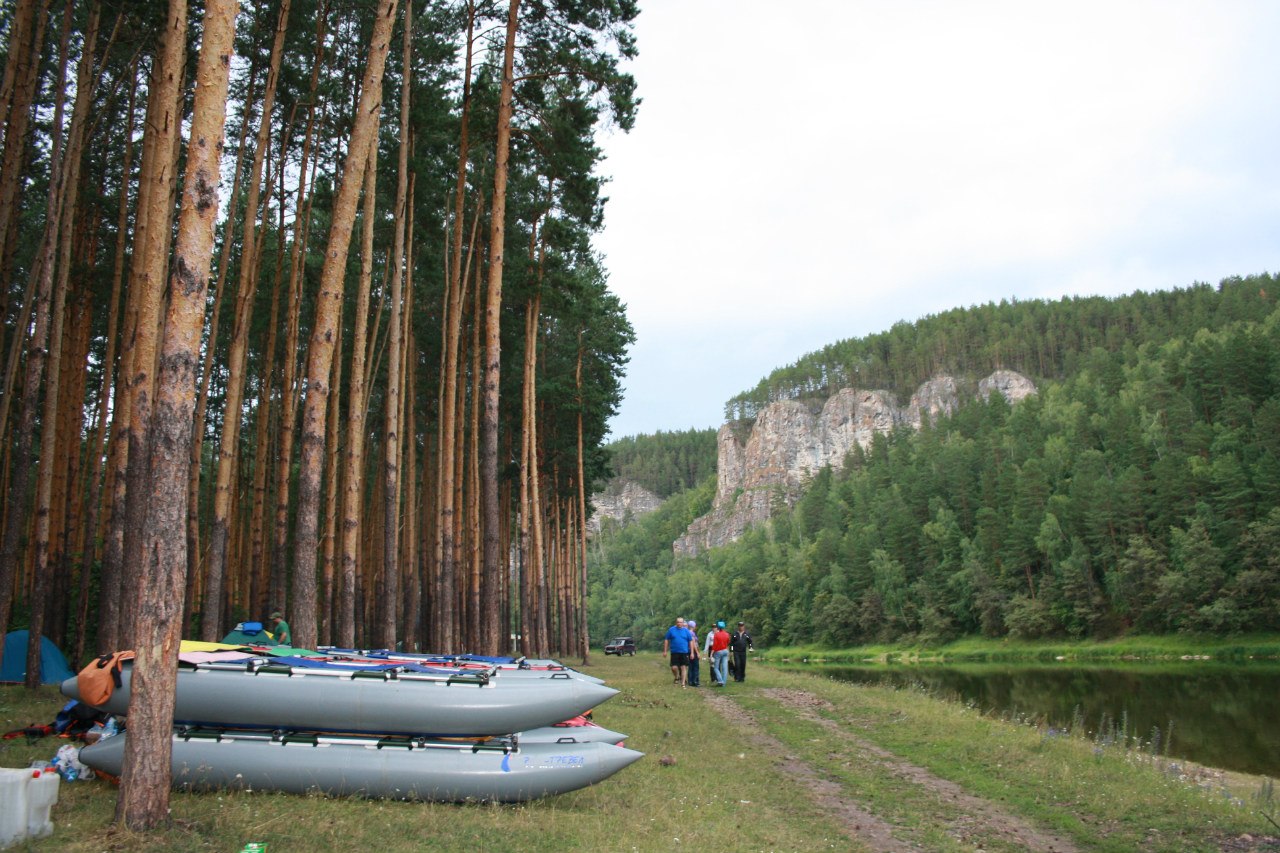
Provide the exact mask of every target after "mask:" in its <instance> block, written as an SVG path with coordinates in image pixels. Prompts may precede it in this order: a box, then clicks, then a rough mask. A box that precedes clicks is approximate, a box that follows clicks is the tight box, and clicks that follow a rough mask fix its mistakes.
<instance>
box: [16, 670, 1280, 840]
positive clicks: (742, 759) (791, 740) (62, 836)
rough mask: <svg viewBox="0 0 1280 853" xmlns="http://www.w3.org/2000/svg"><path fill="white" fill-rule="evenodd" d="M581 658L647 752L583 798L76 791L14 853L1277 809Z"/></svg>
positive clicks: (608, 717)
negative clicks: (116, 813) (497, 800)
mask: <svg viewBox="0 0 1280 853" xmlns="http://www.w3.org/2000/svg"><path fill="white" fill-rule="evenodd" d="M595 661H596V663H595V665H594V666H592V667H591V669H590V671H591V672H592V674H595V675H599V676H601V677H603V678H606V679H607V680H608V681H609V683H610V684H611V685H613V686H615V687H618V688H620V689H621V690H622V691H623V692H622V694H621V695H619V696H617V697H614V699H612V700H611V701H609V702H608V703H606V704H605V705H603V706H601V708H600V709H599V710H598V711H597V719H598V721H599V722H600V723H601V724H603V725H605V726H607V727H608V728H611V729H614V730H617V731H620V732H627V733H629V734H630V735H631V737H630V739H629V741H628V746H631V747H632V748H634V749H638V750H641V751H642V752H645V753H647V755H646V757H645V758H644V759H642V760H641V761H640V762H638V763H637V764H635V765H633V766H632V767H630V768H628V769H627V770H624V771H623V772H622V773H620V774H618V775H617V776H614V777H613V778H612V779H609V780H607V781H605V782H604V783H602V784H600V785H597V786H595V787H592V788H588V789H586V790H583V791H578V792H575V793H572V794H568V795H564V796H561V797H555V798H551V799H547V800H542V801H539V802H535V803H530V804H526V805H520V806H497V805H464V806H457V805H428V804H419V803H397V802H366V801H360V800H331V799H326V798H324V797H319V796H308V797H298V796H288V795H280V794H265V793H225V792H224V793H206V794H175V795H174V798H173V802H172V807H173V816H174V823H173V826H172V828H170V829H167V830H165V831H163V832H158V833H153V834H149V835H146V836H138V835H134V834H131V833H128V832H124V831H121V830H118V829H115V828H113V827H112V825H111V818H112V814H113V810H114V807H115V799H116V797H115V789H114V788H112V787H111V786H109V785H107V784H106V783H103V782H97V781H95V782H84V783H73V784H64V785H63V786H62V790H61V797H60V801H59V803H58V805H57V806H55V808H54V812H53V819H54V822H55V824H56V828H55V832H54V835H53V836H52V837H51V838H48V839H44V840H41V841H38V842H34V843H32V844H31V845H30V849H33V850H50V851H52V850H57V851H59V853H100V851H117V850H118V851H126V850H127V851H135V850H141V851H170V850H178V851H188V850H189V851H238V850H240V849H241V848H242V847H243V845H244V844H245V843H246V842H250V841H260V842H267V843H268V845H269V851H270V853H286V851H298V850H304V849H305V850H317V851H328V850H334V851H338V850H342V851H349V850H368V851H378V853H384V851H400V850H404V851H409V850H421V849H423V848H427V847H429V848H430V849H432V850H458V851H463V850H466V851H473V850H476V849H482V850H483V849H507V850H515V851H525V850H529V851H543V850H545V851H553V850H554V851H566V850H568V851H578V850H580V851H595V850H602V851H658V850H667V849H670V848H671V847H672V846H681V847H690V846H694V847H697V848H707V849H714V850H729V851H739V850H741V851H755V850H771V851H782V850H797V851H799V850H820V849H833V850H849V849H855V850H856V849H892V847H891V845H890V842H891V843H892V844H896V845H899V847H902V846H905V845H915V849H925V850H940V851H950V850H957V851H958V850H973V849H974V848H975V847H979V848H981V849H984V850H988V851H996V850H1009V851H1013V850H1022V849H1028V848H1031V849H1036V846H1037V844H1041V848H1040V849H1049V848H1050V847H1051V846H1053V847H1054V849H1070V847H1071V846H1074V848H1075V849H1080V850H1116V851H1120V850H1134V849H1142V850H1170V851H1173V850H1177V851H1184V850H1221V849H1224V845H1235V846H1232V847H1231V848H1230V849H1238V850H1248V849H1258V850H1261V849H1280V848H1272V847H1266V846H1265V845H1266V844H1267V843H1269V842H1267V841H1265V840H1263V836H1266V835H1280V830H1276V829H1275V827H1273V826H1272V825H1271V824H1269V823H1268V821H1267V819H1266V818H1265V817H1264V816H1263V815H1262V812H1263V811H1270V813H1271V814H1272V816H1274V815H1275V812H1274V806H1272V805H1271V804H1269V803H1267V802H1263V801H1259V800H1258V799H1257V794H1258V792H1259V791H1260V790H1263V789H1264V783H1263V780H1261V779H1258V778H1252V777H1246V776H1240V775H1233V774H1223V773H1217V772H1214V771H1208V770H1198V769H1193V768H1187V767H1185V766H1179V765H1175V764H1172V763H1170V762H1167V761H1164V760H1162V759H1159V758H1154V757H1152V756H1148V755H1145V754H1143V753H1142V752H1140V751H1137V750H1125V749H1121V748H1119V747H1114V746H1099V745H1096V744H1094V743H1092V742H1090V741H1087V740H1084V739H1081V738H1074V737H1065V736H1062V735H1060V734H1059V733H1056V732H1053V731H1042V730H1039V729H1036V728H1032V727H1029V726H1022V725H1016V724H1012V723H1008V722H1001V721H998V720H993V719H988V718H984V717H982V716H981V715H979V714H978V713H977V712H976V711H973V710H971V709H967V708H964V707H962V706H959V705H956V704H953V703H947V702H943V701H939V700H938V699H936V698H933V697H931V696H928V695H925V694H923V693H920V692H917V691H910V690H905V691H904V690H894V689H888V688H873V687H865V686H859V685H852V684H843V683H838V682H834V681H830V680H826V679H821V678H817V677H814V676H809V675H803V674H793V673H787V672H782V671H778V670H774V669H771V668H769V667H767V666H759V665H753V666H752V668H751V670H750V680H749V681H748V682H747V683H745V684H733V683H731V684H730V685H729V687H728V688H727V689H724V690H720V689H716V690H712V689H711V688H709V687H703V688H702V689H700V690H694V689H680V688H677V687H674V686H673V685H672V684H671V683H670V682H671V679H670V675H669V671H668V670H667V669H666V667H665V666H664V664H663V662H662V661H661V660H660V659H659V657H658V656H657V655H654V654H643V653H642V654H640V655H638V656H636V657H634V658H610V659H604V658H601V657H597V658H596V659H595ZM704 684H709V679H707V678H705V676H704ZM62 701H63V700H62V699H61V697H60V696H59V695H58V694H57V693H56V691H54V690H52V689H50V688H45V689H43V690H41V691H38V692H37V693H35V694H34V695H33V694H29V693H27V692H26V691H24V690H23V689H21V688H16V687H4V688H0V728H3V729H4V730H6V731H7V730H10V729H15V728H18V727H21V726H25V725H27V724H30V723H33V722H49V721H50V720H52V718H53V715H54V714H55V713H56V712H57V710H58V708H59V707H61V705H62ZM61 743H63V741H59V740H57V739H52V738H46V739H43V740H39V741H36V742H34V743H30V744H29V743H27V742H26V741H25V740H24V739H22V738H19V739H17V740H10V741H0V766H5V767H22V766H26V765H27V764H28V763H29V762H30V761H31V760H33V759H36V758H48V757H51V756H52V754H53V753H54V752H55V751H56V750H57V748H58V746H59V745H60V744H61ZM853 808H856V809H857V810H859V811H858V812H857V814H858V817H856V819H855V818H851V817H850V812H849V809H853ZM876 827H879V831H881V832H882V833H883V835H882V836H881V837H880V838H879V840H877V838H876V836H875V835H874V834H870V835H869V834H868V833H869V832H870V831H871V830H872V829H874V828H876ZM1244 836H1252V837H1253V840H1252V841H1242V840H1241V839H1242V838H1243V837H1244ZM1045 838H1051V839H1058V840H1060V841H1061V842H1063V843H1064V844H1065V845H1066V846H1065V847H1064V846H1061V845H1059V844H1058V842H1054V844H1053V845H1050V844H1048V843H1047V842H1044V839H1045ZM1042 842H1043V843H1042ZM18 849H21V847H19V848H18Z"/></svg>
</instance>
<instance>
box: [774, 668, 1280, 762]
mask: <svg viewBox="0 0 1280 853" xmlns="http://www.w3.org/2000/svg"><path fill="white" fill-rule="evenodd" d="M785 668H790V669H797V670H800V671H804V672H809V673H815V674H821V675H824V676H829V677H831V678H836V679H840V680H843V681H854V682H861V683H872V684H877V683H888V684H894V685H898V686H908V685H913V684H920V685H923V686H924V687H925V688H926V689H927V690H929V691H930V692H934V693H938V694H940V695H943V696H947V697H951V698H957V699H959V700H960V701H963V702H967V703H972V704H973V705H974V706H976V707H978V708H980V709H981V710H982V711H983V712H984V713H989V714H990V713H994V714H997V715H998V714H1009V715H1013V714H1021V715H1024V716H1027V717H1030V718H1032V719H1035V720H1043V721H1044V722H1045V723H1046V724H1048V725H1051V726H1057V727H1066V726H1068V725H1071V724H1072V723H1073V721H1076V722H1078V721H1079V720H1081V719H1082V720H1083V724H1084V726H1085V728H1086V730H1087V731H1088V732H1090V734H1091V735H1092V734H1093V733H1096V732H1098V731H1099V727H1100V726H1106V727H1107V728H1108V729H1110V728H1111V726H1113V725H1114V726H1123V727H1124V729H1125V733H1127V734H1128V735H1129V736H1130V737H1131V738H1133V737H1137V738H1138V739H1140V740H1141V741H1142V742H1143V743H1149V742H1150V741H1151V740H1152V737H1153V733H1155V732H1158V737H1159V739H1160V744H1161V749H1162V751H1163V752H1164V753H1165V754H1167V755H1172V756H1176V757H1179V758H1185V759H1189V760H1191V761H1197V762H1200V763H1202V764H1206V765H1208V766H1210V767H1220V768H1224V769H1229V770H1239V771H1243V772H1247V773H1258V774H1263V775H1267V776H1272V777H1275V776H1280V727H1278V726H1277V725H1276V723H1277V714H1276V704H1277V698H1280V665H1276V664H1273V663H1267V664H1240V665H1223V664H1215V663H1196V664H1190V665H1187V664H1181V663H1180V664H1169V665H1132V666H1129V665H1122V666H1114V665H1111V666H1079V665H1074V664H1058V665H1013V664H953V665H946V666H938V665H911V666H893V665H888V666H885V665H876V666H870V665H868V666H827V665H808V666H804V667H798V666H796V667H785Z"/></svg>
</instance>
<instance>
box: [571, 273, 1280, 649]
mask: <svg viewBox="0 0 1280 853" xmlns="http://www.w3.org/2000/svg"><path fill="white" fill-rule="evenodd" d="M1274 285H1275V282H1274V279H1273V278H1272V277H1271V276H1266V275H1263V276H1256V277H1251V278H1248V279H1233V280H1230V281H1226V282H1224V283H1223V284H1222V285H1221V286H1220V287H1219V288H1217V289H1215V288H1211V287H1207V286H1196V287H1193V288H1190V289H1188V290H1180V291H1174V292H1171V293H1165V294H1136V295H1134V296H1129V297H1123V298H1119V299H1111V300H1066V301H1063V302H1058V303H1019V304H1017V305H1005V306H1000V307H999V308H995V307H993V306H986V307H982V308H975V309H969V310H964V311H956V312H949V313H948V314H946V315H944V317H946V318H950V319H951V320H952V321H953V322H954V324H955V325H956V326H957V327H959V328H968V329H971V331H972V334H973V335H974V336H975V346H978V345H980V346H981V347H982V348H986V349H988V350H990V351H999V350H1001V349H1002V348H1007V349H1008V351H1013V350H1015V349H1017V348H1018V347H1022V346H1024V345H1025V341H1026V340H1027V339H1026V338H1025V337H1024V335H1025V334H1026V332H1025V329H1026V327H1027V326H1026V325H1025V324H1024V323H1023V322H1013V319H1014V318H1016V317H1021V318H1024V319H1025V321H1026V323H1028V324H1031V325H1032V326H1034V327H1038V328H1044V329H1054V330H1057V331H1056V333H1055V334H1056V337H1055V341H1056V343H1055V344H1054V345H1053V346H1052V348H1049V347H1048V345H1047V344H1046V351H1051V352H1052V353H1053V363H1055V364H1057V365H1059V369H1061V370H1062V371H1063V373H1064V375H1063V376H1061V377H1055V376H1054V375H1053V372H1052V371H1047V372H1046V373H1040V372H1039V371H1037V370H1032V371H1029V372H1030V373H1032V375H1033V376H1036V378H1037V380H1038V382H1039V383H1040V394H1039V395H1038V396H1036V397H1033V398H1030V399H1028V400H1026V401H1024V402H1022V403H1019V404H1018V405H1016V406H1012V407H1011V406H1010V405H1009V404H1008V403H1007V402H1006V401H1005V400H1004V399H1003V398H1002V397H1000V396H999V395H993V396H992V397H991V399H990V400H988V401H986V402H974V403H971V404H969V405H967V406H964V407H963V408H961V409H960V410H959V411H957V412H956V413H955V414H954V415H952V416H950V417H945V418H942V419H940V420H939V421H938V422H937V423H934V424H926V425H925V427H924V428H923V429H921V430H920V431H919V432H913V431H910V430H907V429H903V430H900V431H899V432H897V433H895V434H893V435H889V436H882V437H878V438H877V439H876V440H875V441H874V443H873V444H872V445H871V447H870V448H869V449H868V450H867V451H865V452H863V451H862V450H860V449H855V450H854V451H853V452H852V453H851V454H850V456H849V458H848V460H847V464H846V466H845V467H844V468H843V469H842V470H840V471H835V472H833V471H831V470H829V469H828V470H824V471H822V472H819V473H818V474H816V475H815V476H814V478H813V481H812V483H811V484H810V487H809V489H808V490H807V492H806V494H805V495H804V496H803V497H802V498H801V499H800V501H799V502H798V503H797V504H796V505H795V506H794V507H793V508H790V509H788V508H787V507H786V506H785V505H784V504H783V503H782V501H781V499H780V500H779V501H778V505H777V506H776V507H775V513H774V518H773V520H772V522H771V524H769V525H765V526H762V527H760V528H757V529H755V530H752V531H749V532H748V533H747V534H746V535H745V536H744V537H743V538H742V539H740V540H739V541H738V542H736V543H734V544H732V545H729V546H727V547H723V548H720V549H716V550H714V551H711V552H709V553H707V554H704V555H701V556H699V557H698V558H696V559H690V560H681V561H679V562H677V563H676V564H675V565H674V566H673V564H672V557H671V554H670V552H669V550H665V549H660V548H659V547H658V543H659V541H660V540H665V543H666V544H669V543H670V541H671V538H674V536H672V531H677V533H676V534H675V535H678V529H680V528H681V524H683V523H687V521H691V520H692V519H693V518H694V517H696V516H697V515H698V514H700V512H702V511H705V506H706V505H707V504H709V501H710V496H711V494H712V489H713V485H712V482H711V481H710V480H708V481H707V482H706V483H704V484H703V486H702V487H701V488H700V489H698V490H695V491H692V492H689V493H686V494H685V495H683V496H682V497H681V499H680V500H679V501H678V502H677V501H672V502H669V505H670V508H669V510H668V508H666V507H664V510H667V512H666V514H663V513H659V514H656V515H655V516H651V517H648V518H645V519H642V520H641V521H640V522H639V523H638V524H636V525H633V526H632V527H630V528H626V529H623V530H615V531H610V530H607V531H606V532H605V533H604V534H603V535H602V536H601V537H600V538H599V541H597V542H596V543H595V546H594V547H593V548H592V555H591V571H592V575H591V579H592V582H591V594H592V600H591V611H590V613H591V618H592V621H593V623H594V624H595V625H598V626H599V627H598V628H593V631H594V632H596V633H599V632H600V631H603V632H605V633H609V632H614V631H617V632H631V633H634V634H637V635H640V636H646V637H652V636H653V635H654V634H655V632H657V631H659V630H660V629H661V627H663V626H664V625H665V624H666V623H667V622H668V621H669V620H670V618H671V617H672V616H674V615H676V613H677V612H678V613H680V614H682V615H687V616H690V617H691V618H699V617H701V618H703V619H705V618H734V619H736V618H745V619H746V620H747V621H748V622H749V623H751V625H752V626H753V628H754V634H755V637H756V641H757V643H777V642H782V643H787V644H801V643H824V644H830V645H840V646H844V645H854V644H861V643H867V642H883V641H894V640H904V639H916V640H920V641H924V642H929V641H945V640H949V639H953V638H956V637H960V636H964V635H976V634H983V635H986V636H992V637H999V636H1014V637H1019V638H1039V637H1075V638H1084V637H1095V638H1101V637H1108V636H1114V635H1117V634H1120V633H1123V632H1124V631H1126V630H1128V629H1131V628H1132V629H1137V630H1141V631H1143V632H1147V633H1161V632H1178V631H1194V632H1207V633H1215V634H1228V633H1233V632H1241V631H1255V630H1256V631H1262V630H1270V631H1274V630H1280V313H1274V311H1273V309H1274V302H1273V299H1272V295H1271V294H1273V293H1275V290H1274ZM941 320H942V318H931V319H930V320H928V321H925V322H924V323H923V324H922V325H930V326H931V325H933V324H935V323H938V322H940V321H941ZM1032 321H1034V323H1033V322H1032ZM1083 326H1088V328H1084V327H1083ZM1166 332H1168V334H1166ZM889 335H890V336H892V338H893V339H894V340H907V339H909V338H911V337H912V335H911V328H910V327H906V328H901V329H899V328H895V330H893V331H892V332H890V333H889ZM881 337H882V339H883V336H881ZM916 337H918V338H919V339H920V340H921V342H922V345H923V346H925V347H926V348H927V347H928V344H927V343H925V342H926V341H927V340H929V339H930V338H929V336H927V335H925V334H923V333H921V334H919V335H917V336H916ZM1020 342H1023V343H1020ZM1076 342H1089V343H1088V345H1087V347H1086V348H1085V349H1083V350H1076V349H1075V348H1074V347H1075V346H1077V343H1076ZM849 346H850V348H851V349H852V348H857V347H865V346H866V342H865V341H862V342H851V343H850V344H849ZM904 355H905V356H906V357H907V358H909V359H912V360H917V359H925V356H924V353H923V352H922V351H912V350H909V349H908V350H904ZM925 360H926V361H927V359H925ZM916 363H920V362H919V361H917V362H916ZM888 366H889V365H886V367H888ZM992 366H994V365H991V364H988V365H986V366H980V365H977V364H974V368H975V370H978V372H980V371H981V370H987V369H990V368H991V367H992ZM1006 366H1010V367H1014V368H1018V367H1022V368H1023V369H1025V368H1026V365H1025V364H1010V363H1008V362H1006ZM894 367H895V369H896V365H895V366H894ZM926 372H927V371H926ZM919 378H922V377H913V378H912V380H911V381H912V382H913V383H914V382H916V381H918V379H919ZM673 514H679V515H680V516H681V518H679V519H675V518H672V517H671V516H672V515H673ZM668 537H671V538H668Z"/></svg>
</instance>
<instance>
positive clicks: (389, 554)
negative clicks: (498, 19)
mask: <svg viewBox="0 0 1280 853" xmlns="http://www.w3.org/2000/svg"><path fill="white" fill-rule="evenodd" d="M412 45H413V0H405V3H404V51H403V61H402V63H401V68H402V73H401V75H400V81H401V82H400V161H399V164H398V168H397V175H398V180H397V183H396V202H395V204H396V207H395V218H396V228H395V237H394V238H393V242H392V249H391V265H390V278H391V282H390V287H389V288H388V289H389V290H390V294H391V318H390V322H389V323H388V326H387V327H388V330H389V340H388V341H387V396H386V401H385V408H386V411H385V417H386V421H385V429H384V432H383V434H384V448H383V450H384V461H383V466H384V467H383V498H382V500H383V515H384V516H385V519H384V521H383V528H382V530H383V540H382V542H383V544H382V551H383V554H382V590H381V596H380V598H379V603H380V605H381V607H380V609H381V614H380V616H381V618H380V619H379V622H380V630H379V632H378V634H379V645H381V646H383V647H384V648H388V649H394V648H395V647H396V617H397V615H398V610H399V607H400V537H399V532H400V408H401V405H402V403H403V399H404V396H403V393H402V392H403V389H402V387H401V384H402V378H401V376H402V364H403V356H404V354H403V352H402V351H401V347H402V346H403V338H404V335H403V329H402V328H401V324H402V322H403V321H402V316H403V314H402V311H401V308H402V307H403V306H402V303H403V299H404V295H403V287H402V285H403V281H404V275H403V272H402V269H403V266H404V243H405V234H406V232H407V224H408V197H409V141H410V133H411V131H410V129H409V90H410V86H411V81H412V79H413V62H412V60H413V53H412Z"/></svg>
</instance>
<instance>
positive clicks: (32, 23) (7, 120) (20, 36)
mask: <svg viewBox="0 0 1280 853" xmlns="http://www.w3.org/2000/svg"><path fill="white" fill-rule="evenodd" d="M49 2H50V0H19V2H18V5H17V8H16V9H14V12H13V22H12V24H11V28H10V30H9V59H8V62H6V63H5V68H4V78H3V82H0V107H2V108H3V112H2V113H0V119H3V121H4V125H3V126H4V151H3V154H2V155H0V300H3V301H0V308H4V309H6V310H0V316H4V315H7V313H8V312H7V307H8V305H7V303H8V294H9V290H10V287H9V286H10V282H11V278H12V275H13V256H14V251H15V250H16V248H17V246H16V243H17V241H16V240H15V238H14V237H15V235H16V234H17V230H18V210H17V208H18V193H19V191H20V190H21V188H22V170H23V165H24V164H25V163H26V160H27V153H26V152H27V132H28V129H29V128H30V126H31V105H32V102H33V101H34V100H35V95H36V86H37V83H38V82H39V70H40V53H41V51H42V50H43V48H44V33H45V22H46V21H47V20H48V17H49V16H48V11H49ZM29 299H30V297H29V296H28V297H27V300H29ZM21 307H25V304H24V306H21ZM15 328H17V329H25V328H26V323H18V324H16V326H15ZM21 337H22V336H21V334H19V335H18V336H17V338H18V340H21ZM13 376H14V374H12V373H9V374H7V376H6V382H5V389H6V391H5V394H4V403H3V404H2V405H0V438H3V436H4V431H5V430H6V429H7V427H6V426H5V425H6V424H8V422H9V418H8V414H9V404H8V400H9V398H10V397H12V396H13V395H12V393H11V392H10V390H9V389H11V388H12V387H13Z"/></svg>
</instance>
